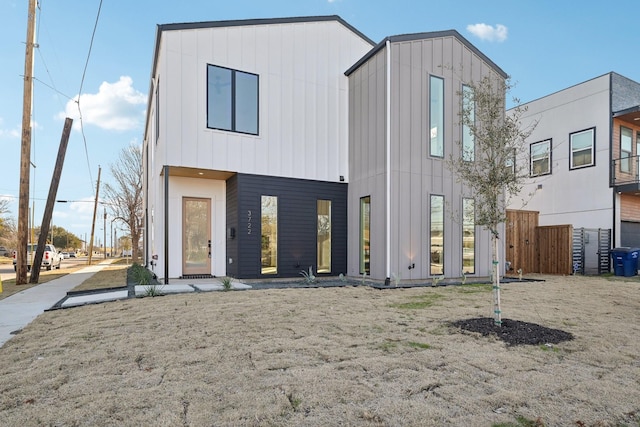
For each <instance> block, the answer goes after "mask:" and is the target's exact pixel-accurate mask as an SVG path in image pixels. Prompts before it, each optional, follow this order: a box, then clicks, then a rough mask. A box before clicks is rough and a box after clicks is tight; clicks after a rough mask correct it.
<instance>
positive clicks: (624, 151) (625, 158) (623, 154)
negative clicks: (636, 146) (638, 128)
mask: <svg viewBox="0 0 640 427" xmlns="http://www.w3.org/2000/svg"><path fill="white" fill-rule="evenodd" d="M632 144H633V131H632V130H631V129H629V128H626V127H624V126H620V172H626V173H630V172H631V156H632V154H633V153H632V150H633V148H632Z"/></svg>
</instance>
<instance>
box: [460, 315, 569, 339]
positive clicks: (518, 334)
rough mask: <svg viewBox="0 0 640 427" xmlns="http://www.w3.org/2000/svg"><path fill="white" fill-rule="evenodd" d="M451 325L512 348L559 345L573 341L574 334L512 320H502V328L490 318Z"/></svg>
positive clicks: (468, 320) (464, 320) (466, 320)
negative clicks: (498, 340)
mask: <svg viewBox="0 0 640 427" xmlns="http://www.w3.org/2000/svg"><path fill="white" fill-rule="evenodd" d="M451 325H452V326H454V327H456V328H460V329H462V330H465V331H469V332H477V333H480V334H482V336H490V335H492V336H495V337H496V338H498V339H500V340H502V341H504V342H505V343H507V344H508V345H511V346H513V345H543V344H559V343H561V342H564V341H571V340H572V339H573V334H571V333H569V332H565V331H562V330H560V329H552V328H547V327H545V326H542V325H538V324H536V323H529V322H521V321H519V320H511V319H502V326H497V325H495V323H494V321H493V319H492V318H489V317H478V318H474V319H463V320H457V321H455V322H452V323H451Z"/></svg>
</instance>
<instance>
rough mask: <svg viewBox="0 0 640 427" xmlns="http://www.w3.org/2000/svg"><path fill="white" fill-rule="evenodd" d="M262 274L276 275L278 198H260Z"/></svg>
mask: <svg viewBox="0 0 640 427" xmlns="http://www.w3.org/2000/svg"><path fill="white" fill-rule="evenodd" d="M261 228H262V236H261V251H260V255H261V265H262V270H261V272H262V274H278V198H277V197H276V196H262V203H261Z"/></svg>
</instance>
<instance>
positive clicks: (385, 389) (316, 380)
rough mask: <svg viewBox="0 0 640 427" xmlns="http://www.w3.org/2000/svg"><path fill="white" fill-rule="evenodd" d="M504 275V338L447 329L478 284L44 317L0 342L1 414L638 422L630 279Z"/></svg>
mask: <svg viewBox="0 0 640 427" xmlns="http://www.w3.org/2000/svg"><path fill="white" fill-rule="evenodd" d="M547 279H548V280H547V281H545V282H534V283H513V284H507V285H505V286H504V291H503V307H504V310H505V313H506V315H505V317H508V318H515V319H519V320H523V321H529V322H535V323H540V324H543V325H545V326H548V327H553V328H559V329H563V330H566V331H567V332H571V333H572V334H574V336H575V339H574V340H573V341H569V342H565V343H562V344H559V345H554V346H552V347H547V346H516V347H507V346H505V345H504V343H502V342H501V341H498V340H495V339H491V338H483V337H480V336H479V335H477V334H471V333H462V332H461V331H459V330H456V329H453V328H452V327H450V326H449V322H451V321H453V320H457V319H461V318H468V317H477V316H483V315H488V314H489V313H490V312H491V307H492V303H491V296H490V291H489V290H488V289H487V288H486V287H485V288H483V287H474V288H471V287H443V288H419V289H418V288H415V289H407V290H400V289H389V290H375V289H371V288H368V287H346V288H321V289H283V290H263V291H239V292H212V293H199V294H184V295H173V296H164V297H157V298H142V299H131V300H126V301H118V302H113V303H106V304H100V305H91V306H82V307H78V308H73V309H67V310H58V311H53V312H47V313H44V314H43V315H41V316H40V317H38V318H37V319H36V320H35V321H34V322H33V323H32V324H30V325H29V326H28V327H26V328H25V329H24V330H23V331H22V332H21V333H20V334H18V335H16V336H15V337H13V338H12V339H11V340H9V341H8V342H7V343H6V344H5V345H4V346H3V347H2V348H0V425H21V426H33V425H78V426H82V425H159V426H176V425H183V426H212V425H216V426H232V425H233V426H244V425H256V426H257V425H260V426H289V425H295V426H298V425H304V426H334V425H352V426H361V425H362V426H378V425H379V426H423V425H434V426H447V425H452V426H461V425H465V426H467V425H469V426H491V425H493V424H495V423H506V422H515V420H516V419H517V418H518V417H523V419H528V420H537V419H538V418H540V422H541V423H544V425H548V426H559V425H585V426H609V425H611V426H616V425H637V424H638V422H639V421H640V388H639V387H638V384H640V339H638V337H640V286H639V283H638V280H637V278H635V279H633V280H629V281H622V280H620V281H615V282H611V281H608V280H606V279H603V278H591V277H586V278H582V277H553V278H547Z"/></svg>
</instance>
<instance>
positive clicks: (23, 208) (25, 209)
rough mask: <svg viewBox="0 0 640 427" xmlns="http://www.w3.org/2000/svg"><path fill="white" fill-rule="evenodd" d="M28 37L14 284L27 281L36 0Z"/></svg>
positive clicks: (30, 6) (30, 9)
mask: <svg viewBox="0 0 640 427" xmlns="http://www.w3.org/2000/svg"><path fill="white" fill-rule="evenodd" d="M28 10H29V12H28V20H27V40H26V42H25V45H26V50H25V55H24V94H23V98H22V144H21V149H20V195H19V201H18V247H17V248H16V252H17V254H16V285H24V284H26V283H27V244H29V172H30V171H29V168H30V167H31V104H32V102H33V48H34V45H35V32H36V31H35V27H36V25H35V24H36V0H29V9H28Z"/></svg>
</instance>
